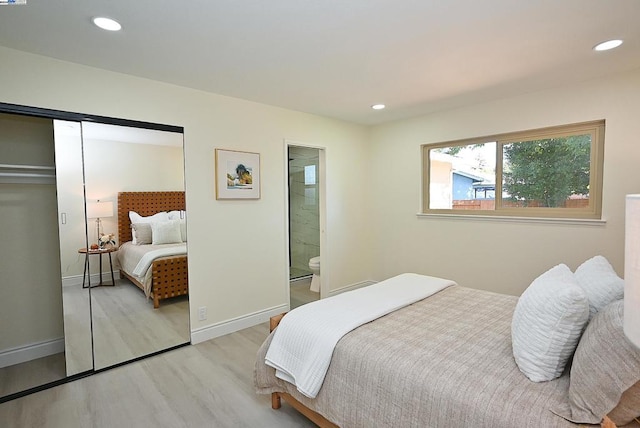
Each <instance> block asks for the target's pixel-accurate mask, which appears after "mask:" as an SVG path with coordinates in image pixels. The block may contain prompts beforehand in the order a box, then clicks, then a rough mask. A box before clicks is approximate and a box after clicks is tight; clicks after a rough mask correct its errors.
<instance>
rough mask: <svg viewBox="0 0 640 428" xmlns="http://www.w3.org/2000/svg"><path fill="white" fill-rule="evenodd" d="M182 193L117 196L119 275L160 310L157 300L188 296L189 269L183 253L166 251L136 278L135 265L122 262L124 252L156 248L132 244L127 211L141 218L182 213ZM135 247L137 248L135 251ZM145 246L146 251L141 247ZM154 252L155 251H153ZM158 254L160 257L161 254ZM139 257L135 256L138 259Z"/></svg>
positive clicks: (146, 193)
mask: <svg viewBox="0 0 640 428" xmlns="http://www.w3.org/2000/svg"><path fill="white" fill-rule="evenodd" d="M184 210H185V195H184V192H179V191H176V192H120V193H118V239H119V241H120V248H119V249H118V260H119V262H120V266H121V270H120V276H121V277H126V278H128V279H129V280H130V281H131V282H132V283H133V284H135V285H136V286H137V287H138V288H140V289H141V290H142V291H144V292H145V294H146V295H147V297H149V298H150V299H153V307H154V308H156V309H157V308H159V307H160V301H161V300H164V299H168V298H172V297H177V296H185V295H188V294H189V281H188V267H187V256H186V244H183V246H184V248H185V250H184V251H183V252H182V254H175V253H180V251H167V250H166V247H168V245H164V246H162V245H161V246H160V247H165V249H164V254H171V255H165V256H161V257H159V258H156V259H154V260H153V261H152V262H151V267H150V268H149V270H148V271H146V272H145V274H144V275H142V276H141V275H135V274H134V272H133V267H132V266H135V263H134V262H131V261H127V259H125V257H126V255H127V253H129V254H131V253H133V252H136V250H141V249H144V250H148V251H151V250H153V248H152V247H156V246H155V245H139V246H134V245H133V244H132V225H131V221H130V217H129V212H131V211H133V212H135V213H137V214H138V215H140V216H145V217H147V216H152V215H154V214H157V213H161V212H171V211H184ZM134 247H137V248H134ZM144 247H147V248H144ZM156 249H157V248H156ZM160 254H163V252H162V251H161V252H160ZM141 256H142V255H141V254H138V257H141Z"/></svg>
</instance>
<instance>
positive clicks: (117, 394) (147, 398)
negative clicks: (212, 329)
mask: <svg viewBox="0 0 640 428" xmlns="http://www.w3.org/2000/svg"><path fill="white" fill-rule="evenodd" d="M268 330H269V327H268V325H267V324H266V323H265V324H261V325H259V326H255V327H252V328H249V329H246V330H242V331H239V332H236V333H233V334H230V335H227V336H223V337H220V338H217V339H214V340H210V341H207V342H203V343H200V344H198V345H193V346H187V347H184V348H180V349H177V350H174V351H171V352H167V353H164V354H161V355H157V356H155V357H151V358H147V359H145V360H142V361H138V362H135V363H131V364H127V365H125V366H121V367H118V368H115V369H111V370H107V371H105V372H102V373H98V374H95V375H93V376H90V377H87V378H84V379H80V380H77V381H75V382H71V383H67V384H64V385H60V386H58V387H55V388H52V389H48V390H45V391H41V392H38V393H36V394H32V395H29V396H26V397H23V398H19V399H17V400H13V401H9V402H7V403H3V404H0V421H1V422H0V425H1V426H2V427H11V428H14V427H15V428H21V427H25V428H26V427H29V428H36V427H52V428H53V427H55V428H58V427H61V428H62V427H64V428H75V427H82V428H85V427H95V428H102V427H118V428H120V427H122V428H124V427H127V428H129V427H171V428H175V427H190V428H192V427H222V428H226V427H234V428H235V427H252V428H253V427H265V428H270V427H274V428H275V427H278V428H280V427H282V428H287V427H291V428H293V427H314V426H315V425H313V424H312V423H311V422H309V421H308V420H307V419H306V418H305V417H303V416H301V415H300V414H299V413H297V412H296V411H295V410H294V409H292V408H291V407H289V405H288V404H286V403H283V405H282V408H281V409H280V410H272V409H271V398H270V396H269V395H257V394H255V392H254V387H253V366H254V363H255V356H256V353H257V351H258V347H259V346H260V344H261V343H262V341H263V340H264V339H265V338H266V336H267V335H268Z"/></svg>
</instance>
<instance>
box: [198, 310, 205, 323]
mask: <svg viewBox="0 0 640 428" xmlns="http://www.w3.org/2000/svg"><path fill="white" fill-rule="evenodd" d="M198 319H199V320H200V321H204V320H206V319H207V307H206V306H201V307H199V308H198Z"/></svg>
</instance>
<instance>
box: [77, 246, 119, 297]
mask: <svg viewBox="0 0 640 428" xmlns="http://www.w3.org/2000/svg"><path fill="white" fill-rule="evenodd" d="M117 250H118V249H117V248H99V249H97V250H92V249H88V250H87V249H86V248H80V249H79V250H78V253H80V254H84V274H83V275H82V288H89V287H91V272H89V256H96V255H97V256H100V282H99V283H98V284H96V285H94V286H93V287H98V286H101V285H112V286H113V285H116V280H115V278H114V276H113V262H112V260H111V253H113V252H114V251H117ZM103 254H107V255H108V256H109V269H110V270H111V284H106V283H104V282H102V255H103ZM85 278H86V282H87V285H86V286H85Z"/></svg>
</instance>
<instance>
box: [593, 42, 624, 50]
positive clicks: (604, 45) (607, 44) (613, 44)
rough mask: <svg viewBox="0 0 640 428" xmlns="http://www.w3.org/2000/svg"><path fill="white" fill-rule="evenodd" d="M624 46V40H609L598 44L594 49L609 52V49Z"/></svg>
mask: <svg viewBox="0 0 640 428" xmlns="http://www.w3.org/2000/svg"><path fill="white" fill-rule="evenodd" d="M621 44H622V40H607V41H606V42H602V43H598V44H597V45H595V46H594V47H593V50H594V51H608V50H609V49H615V48H617V47H618V46H620V45H621Z"/></svg>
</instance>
